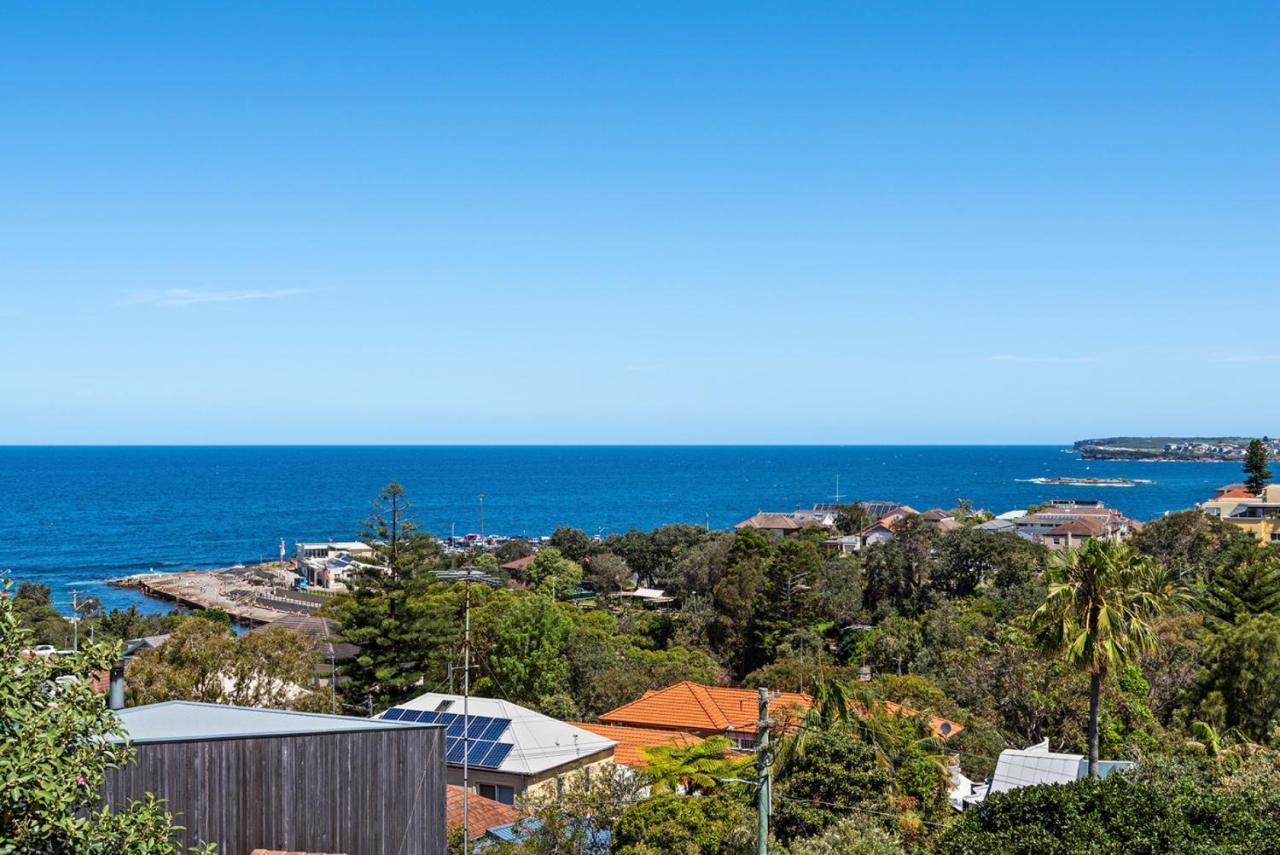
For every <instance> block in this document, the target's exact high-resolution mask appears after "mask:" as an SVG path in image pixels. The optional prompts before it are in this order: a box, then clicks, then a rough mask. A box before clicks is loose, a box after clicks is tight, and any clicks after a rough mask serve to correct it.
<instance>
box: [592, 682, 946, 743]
mask: <svg viewBox="0 0 1280 855" xmlns="http://www.w3.org/2000/svg"><path fill="white" fill-rule="evenodd" d="M758 698H759V695H758V693H757V692H756V690H755V689H733V688H728V687H725V686H704V685H702V684H700V683H694V682H691V681H688V680H685V681H684V682H680V683H676V684H675V685H674V686H668V687H667V688H665V689H658V690H656V691H648V692H645V693H644V694H643V695H641V696H640V697H639V698H638V699H636V700H634V701H632V702H631V703H629V704H623V705H622V706H620V707H618V708H617V709H614V710H610V711H609V712H607V713H603V714H601V716H600V721H602V722H605V723H607V724H619V725H626V726H628V727H641V728H653V729H658V730H676V731H684V732H686V733H691V734H694V735H695V736H699V737H703V738H705V737H708V736H727V737H728V738H729V739H731V740H733V742H734V744H735V745H737V746H738V747H739V748H752V747H754V746H755V743H756V733H757V730H758V728H757V727H756V722H757V720H758V710H759V706H758V704H759V700H758ZM812 706H813V698H812V697H811V696H809V695H807V694H804V693H803V692H779V693H777V694H775V695H773V697H772V699H771V700H770V701H769V718H770V719H772V720H773V722H774V723H775V727H776V728H778V729H780V730H782V731H787V730H790V729H793V728H795V727H796V726H797V725H798V724H799V722H800V719H801V718H803V716H804V714H805V713H806V712H808V710H809V709H810V708H811V707H812ZM884 706H885V708H886V709H887V710H888V711H889V712H890V713H893V714H895V715H915V714H916V713H915V710H911V709H908V708H906V707H903V706H900V705H899V704H895V703H886V704H885V705H884ZM929 725H930V729H931V730H932V731H933V734H934V735H935V736H936V737H938V738H940V739H947V738H950V737H951V736H954V735H955V734H957V733H959V732H960V731H961V730H963V729H964V727H963V726H962V725H960V724H957V723H956V722H953V721H948V720H947V719H943V718H938V717H936V716H930V717H929Z"/></svg>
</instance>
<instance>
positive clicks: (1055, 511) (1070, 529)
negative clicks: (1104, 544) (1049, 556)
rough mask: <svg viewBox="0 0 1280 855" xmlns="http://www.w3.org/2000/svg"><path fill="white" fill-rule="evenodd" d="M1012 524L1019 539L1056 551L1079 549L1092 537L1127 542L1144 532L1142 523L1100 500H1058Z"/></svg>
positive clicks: (1014, 520) (1020, 517) (1021, 517)
mask: <svg viewBox="0 0 1280 855" xmlns="http://www.w3.org/2000/svg"><path fill="white" fill-rule="evenodd" d="M1012 522H1013V524H1014V525H1015V526H1016V528H1015V532H1016V533H1017V534H1018V536H1019V537H1023V538H1025V539H1027V540H1030V541H1032V542H1034V543H1043V544H1044V545H1045V546H1047V547H1049V548H1050V549H1053V550H1063V549H1069V548H1075V547H1078V546H1079V545H1080V544H1081V543H1083V542H1084V541H1085V540H1087V539H1089V538H1090V537H1095V538H1097V539H1099V540H1111V541H1124V540H1128V539H1129V537H1131V536H1132V535H1133V534H1134V533H1135V532H1136V531H1137V530H1138V529H1139V528H1141V524H1140V523H1138V522H1136V521H1135V520H1131V519H1129V518H1128V517H1126V516H1125V515H1124V514H1122V513H1120V512H1119V511H1118V510H1116V509H1115V508H1108V507H1107V506H1106V505H1105V504H1103V503H1102V502H1101V501H1096V500H1087V501H1086V500H1055V501H1053V502H1051V503H1050V504H1049V506H1048V507H1046V508H1043V509H1041V510H1039V511H1036V512H1035V513H1031V514H1024V515H1022V516H1019V517H1016V518H1014V519H1013V520H1012ZM1076 523H1081V524H1079V525H1076Z"/></svg>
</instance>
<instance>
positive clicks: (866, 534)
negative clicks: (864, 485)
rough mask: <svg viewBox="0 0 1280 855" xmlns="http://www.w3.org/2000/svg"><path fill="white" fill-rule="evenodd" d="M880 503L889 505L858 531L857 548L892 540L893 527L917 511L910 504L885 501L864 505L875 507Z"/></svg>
mask: <svg viewBox="0 0 1280 855" xmlns="http://www.w3.org/2000/svg"><path fill="white" fill-rule="evenodd" d="M880 505H891V506H890V508H889V510H888V511H887V512H886V513H885V514H883V515H882V516H880V517H879V518H877V519H876V521H875V522H873V523H872V524H871V525H869V526H867V527H866V528H864V529H863V530H862V531H860V532H858V538H859V540H860V542H861V546H859V549H866V548H867V547H869V546H875V545H876V544H877V543H884V542H886V541H889V540H893V536H894V534H893V531H894V528H895V527H896V526H897V525H898V523H900V522H901V521H902V520H904V519H906V518H907V517H909V516H912V515H913V514H917V513H919V511H917V510H916V509H915V508H913V507H911V506H910V505H896V504H891V503H886V502H868V503H866V504H865V506H868V507H877V509H879V508H878V506H880Z"/></svg>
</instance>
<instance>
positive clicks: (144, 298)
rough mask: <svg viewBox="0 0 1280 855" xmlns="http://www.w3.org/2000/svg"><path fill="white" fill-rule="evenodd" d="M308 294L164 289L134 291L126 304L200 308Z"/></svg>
mask: <svg viewBox="0 0 1280 855" xmlns="http://www.w3.org/2000/svg"><path fill="white" fill-rule="evenodd" d="M305 293H307V289H305V288H276V289H271V290H264V289H254V288H247V289H238V290H228V291H202V290H198V289H194V288H164V289H159V290H154V291H134V292H133V293H131V294H129V295H128V297H127V298H126V299H125V302H126V303H131V304H135V305H137V304H141V305H146V306H166V307H172V306H198V305H201V304H204V303H243V302H246V301H248V300H284V299H286V298H288V297H297V296H300V295H302V294H305Z"/></svg>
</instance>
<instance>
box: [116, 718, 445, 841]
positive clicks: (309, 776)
mask: <svg viewBox="0 0 1280 855" xmlns="http://www.w3.org/2000/svg"><path fill="white" fill-rule="evenodd" d="M135 750H136V758H135V760H134V762H133V763H131V764H129V765H128V766H125V767H123V768H121V769H112V770H109V771H108V773H107V779H106V784H105V786H104V788H103V795H104V797H105V798H106V801H107V803H108V804H111V805H113V806H116V805H122V804H125V803H127V802H128V801H129V800H130V799H139V798H142V796H143V794H144V793H147V792H153V793H155V794H156V795H157V796H158V797H159V798H162V799H164V800H166V802H167V807H168V809H169V811H170V812H172V813H173V814H175V816H176V820H177V822H178V823H179V824H181V825H184V826H186V830H185V831H184V832H183V838H182V839H183V840H184V841H185V842H186V843H187V844H188V845H194V844H196V843H199V842H212V843H217V844H218V852H219V853H220V855H249V853H250V852H252V851H253V850H254V849H257V848H259V847H262V848H267V849H282V850H287V851H302V852H333V853H346V855H379V853H387V855H439V853H443V852H444V851H445V777H444V776H445V762H444V730H443V729H441V728H435V727H431V728H426V727H405V728H394V729H385V730H363V731H343V732H337V733H319V734H302V735H297V736H264V737H249V738H243V739H213V740H202V741H193V742H155V743H144V744H141V745H137V746H135Z"/></svg>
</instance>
